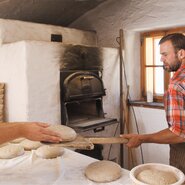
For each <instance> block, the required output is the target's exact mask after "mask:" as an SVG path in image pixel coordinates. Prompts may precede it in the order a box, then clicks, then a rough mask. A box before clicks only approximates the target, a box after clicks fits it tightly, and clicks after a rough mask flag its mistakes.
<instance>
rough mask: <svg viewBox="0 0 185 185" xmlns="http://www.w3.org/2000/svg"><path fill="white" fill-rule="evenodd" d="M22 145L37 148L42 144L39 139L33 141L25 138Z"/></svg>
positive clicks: (31, 148) (27, 147) (25, 147)
mask: <svg viewBox="0 0 185 185" xmlns="http://www.w3.org/2000/svg"><path fill="white" fill-rule="evenodd" d="M20 145H21V146H23V147H24V149H25V150H36V149H37V148H39V147H40V146H42V144H41V143H40V142H39V141H31V140H29V139H25V140H23V141H22V142H20Z"/></svg>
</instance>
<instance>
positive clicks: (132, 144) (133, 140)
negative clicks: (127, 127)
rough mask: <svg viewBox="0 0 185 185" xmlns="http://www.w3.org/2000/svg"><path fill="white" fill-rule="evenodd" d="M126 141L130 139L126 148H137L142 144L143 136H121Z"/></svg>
mask: <svg viewBox="0 0 185 185" xmlns="http://www.w3.org/2000/svg"><path fill="white" fill-rule="evenodd" d="M120 137H122V138H124V139H128V143H127V144H126V146H128V147H129V148H136V147H138V146H140V145H141V144H142V140H141V135H139V134H124V135H120Z"/></svg>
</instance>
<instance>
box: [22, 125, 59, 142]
mask: <svg viewBox="0 0 185 185" xmlns="http://www.w3.org/2000/svg"><path fill="white" fill-rule="evenodd" d="M48 126H49V124H46V123H37V122H34V123H22V124H21V134H22V136H23V137H25V138H27V139H29V140H33V141H46V142H54V143H58V142H60V141H62V138H61V137H60V136H59V135H58V134H57V133H56V132H54V131H52V130H49V129H47V127H48Z"/></svg>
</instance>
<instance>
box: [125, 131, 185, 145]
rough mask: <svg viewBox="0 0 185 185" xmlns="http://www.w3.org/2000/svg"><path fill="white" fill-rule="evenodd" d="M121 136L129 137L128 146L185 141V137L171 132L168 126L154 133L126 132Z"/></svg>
mask: <svg viewBox="0 0 185 185" xmlns="http://www.w3.org/2000/svg"><path fill="white" fill-rule="evenodd" d="M121 137H123V138H126V139H128V140H129V141H128V143H127V146H128V147H130V148H133V147H138V146H139V145H141V144H142V143H159V144H176V143H183V142H185V138H182V137H179V136H178V135H176V134H174V133H173V132H171V131H170V130H169V129H168V128H167V129H164V130H162V131H159V132H156V133H152V134H124V135H121Z"/></svg>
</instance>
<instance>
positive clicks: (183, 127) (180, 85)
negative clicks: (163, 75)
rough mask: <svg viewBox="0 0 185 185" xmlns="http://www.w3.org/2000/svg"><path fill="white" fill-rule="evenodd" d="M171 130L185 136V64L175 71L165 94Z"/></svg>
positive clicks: (167, 116)
mask: <svg viewBox="0 0 185 185" xmlns="http://www.w3.org/2000/svg"><path fill="white" fill-rule="evenodd" d="M164 105H165V110H166V118H167V122H168V124H169V127H170V130H171V131H172V132H173V133H174V134H176V135H179V136H180V137H184V138H185V65H181V67H180V68H179V69H178V70H177V71H176V72H175V73H174V75H173V77H172V79H171V80H170V83H169V86H168V90H167V91H166V93H165V96H164Z"/></svg>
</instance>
